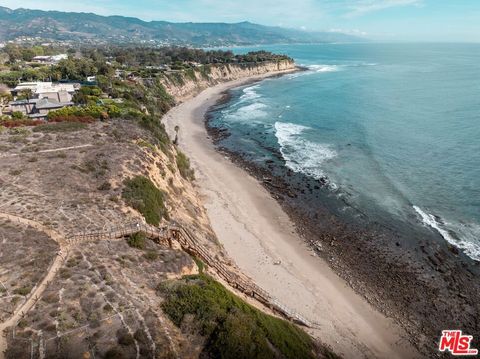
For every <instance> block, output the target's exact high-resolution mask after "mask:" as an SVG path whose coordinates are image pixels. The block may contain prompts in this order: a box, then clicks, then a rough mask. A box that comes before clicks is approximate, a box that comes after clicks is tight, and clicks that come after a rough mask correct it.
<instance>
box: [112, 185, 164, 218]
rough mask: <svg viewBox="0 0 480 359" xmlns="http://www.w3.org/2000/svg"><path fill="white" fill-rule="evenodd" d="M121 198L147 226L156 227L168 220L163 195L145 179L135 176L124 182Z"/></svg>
mask: <svg viewBox="0 0 480 359" xmlns="http://www.w3.org/2000/svg"><path fill="white" fill-rule="evenodd" d="M124 185H125V187H124V189H123V192H122V197H123V199H124V200H125V202H126V203H127V204H128V205H129V206H131V207H132V208H134V209H136V210H137V211H139V212H140V213H141V214H142V215H143V217H144V218H145V221H146V222H147V223H148V224H152V225H155V226H158V224H159V223H160V221H161V220H162V219H163V218H164V219H168V212H167V208H166V207H165V193H164V192H163V191H161V190H159V189H158V188H157V187H156V186H155V184H154V183H153V182H152V181H151V180H150V179H149V178H147V177H144V176H136V177H134V178H131V179H127V180H125V183H124Z"/></svg>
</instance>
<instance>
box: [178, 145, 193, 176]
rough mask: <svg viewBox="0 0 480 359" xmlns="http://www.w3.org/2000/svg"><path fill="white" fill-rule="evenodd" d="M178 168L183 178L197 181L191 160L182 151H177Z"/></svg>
mask: <svg viewBox="0 0 480 359" xmlns="http://www.w3.org/2000/svg"><path fill="white" fill-rule="evenodd" d="M176 160H177V167H178V171H179V172H180V174H181V175H182V177H183V178H185V179H189V180H194V179H195V172H194V170H193V169H192V168H190V160H189V158H188V157H187V156H186V155H185V154H184V153H183V152H181V151H179V150H177V158H176Z"/></svg>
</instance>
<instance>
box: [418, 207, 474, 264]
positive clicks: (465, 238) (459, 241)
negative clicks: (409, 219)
mask: <svg viewBox="0 0 480 359" xmlns="http://www.w3.org/2000/svg"><path fill="white" fill-rule="evenodd" d="M413 209H414V210H415V212H417V213H418V215H419V216H420V218H421V219H422V222H423V224H424V225H426V226H429V227H431V228H433V229H435V230H436V231H437V232H438V233H440V235H441V236H442V237H443V238H444V239H445V240H446V241H447V242H448V243H450V244H451V245H453V246H455V247H457V248H459V249H461V250H462V251H464V252H465V254H466V255H468V256H469V257H470V258H472V259H473V260H476V261H480V244H479V243H477V241H478V238H479V236H480V226H478V225H470V226H469V225H465V224H454V223H449V222H446V221H444V220H443V219H442V218H440V217H438V216H435V215H433V214H430V213H427V212H425V211H424V210H422V209H421V208H420V207H418V206H413Z"/></svg>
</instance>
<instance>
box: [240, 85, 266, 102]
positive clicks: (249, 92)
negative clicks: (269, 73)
mask: <svg viewBox="0 0 480 359" xmlns="http://www.w3.org/2000/svg"><path fill="white" fill-rule="evenodd" d="M259 87H260V85H253V86H250V87H246V88H244V89H243V94H242V95H241V96H240V99H239V101H238V103H242V102H246V101H252V100H255V99H258V98H260V97H262V96H261V95H260V94H259V93H257V91H256V90H257V89H258V88H259Z"/></svg>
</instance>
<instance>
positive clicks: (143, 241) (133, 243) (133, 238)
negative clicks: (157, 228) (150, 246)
mask: <svg viewBox="0 0 480 359" xmlns="http://www.w3.org/2000/svg"><path fill="white" fill-rule="evenodd" d="M127 243H128V245H129V246H130V247H132V248H137V249H145V246H146V245H147V237H146V236H145V233H143V232H137V233H133V234H131V235H130V236H128V238H127Z"/></svg>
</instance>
